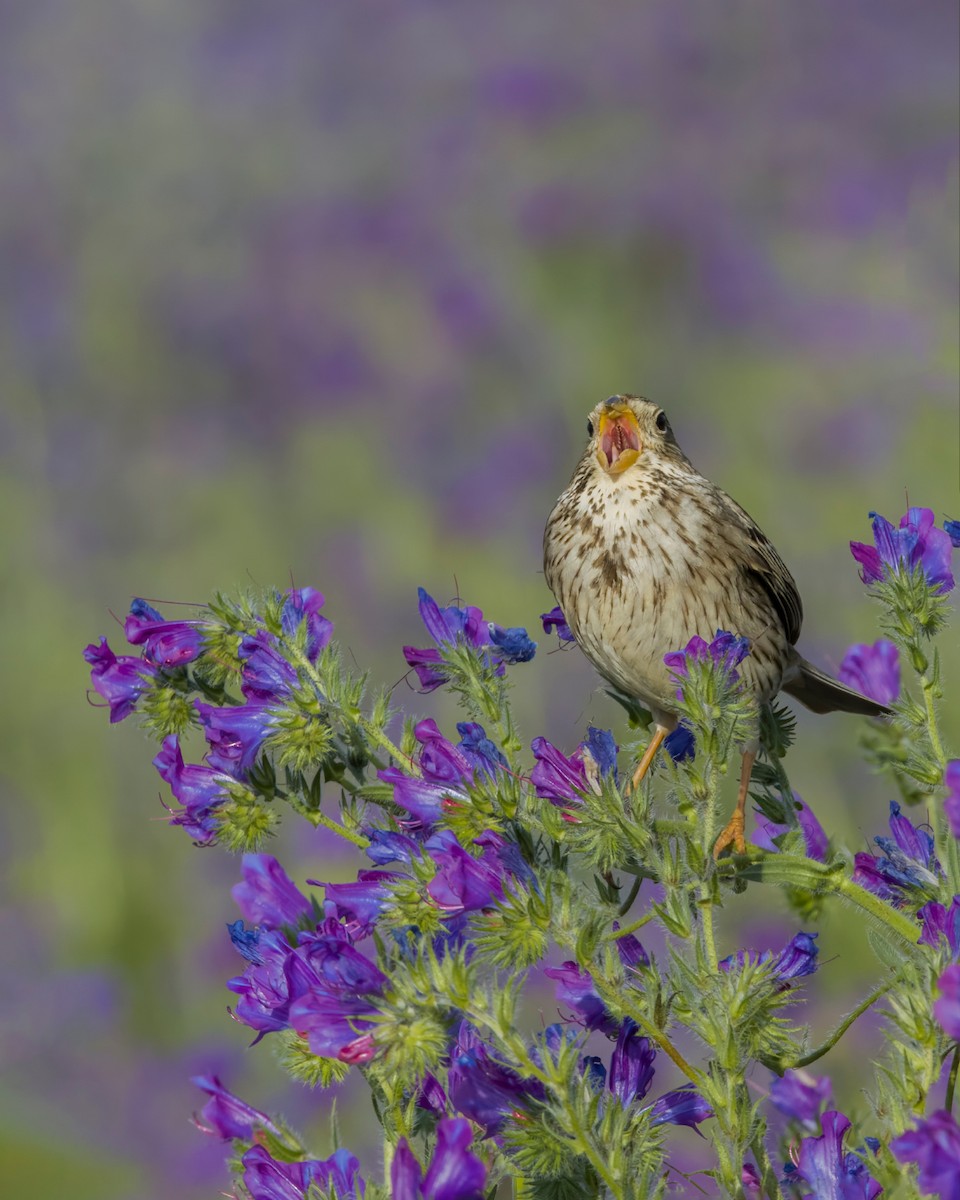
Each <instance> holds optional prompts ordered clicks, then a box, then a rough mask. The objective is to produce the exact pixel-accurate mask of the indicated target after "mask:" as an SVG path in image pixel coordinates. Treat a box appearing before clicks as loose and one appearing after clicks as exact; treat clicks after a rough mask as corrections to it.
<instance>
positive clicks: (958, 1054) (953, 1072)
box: [943, 1046, 960, 1112]
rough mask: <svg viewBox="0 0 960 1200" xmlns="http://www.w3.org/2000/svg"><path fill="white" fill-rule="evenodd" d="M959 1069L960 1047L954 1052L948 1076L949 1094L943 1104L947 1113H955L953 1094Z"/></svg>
mask: <svg viewBox="0 0 960 1200" xmlns="http://www.w3.org/2000/svg"><path fill="white" fill-rule="evenodd" d="M958 1067H960V1046H958V1047H957V1048H956V1050H954V1052H953V1062H952V1063H951V1064H950V1074H949V1075H948V1076H947V1094H946V1097H945V1098H944V1102H943V1106H944V1108H945V1109H946V1110H947V1112H953V1093H954V1091H955V1090H956V1087H957V1068H958Z"/></svg>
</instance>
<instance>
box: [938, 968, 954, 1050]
mask: <svg viewBox="0 0 960 1200" xmlns="http://www.w3.org/2000/svg"><path fill="white" fill-rule="evenodd" d="M937 987H938V988H939V989H940V999H939V1000H935V1001H934V1003H933V1015H934V1016H935V1017H936V1018H937V1020H938V1021H939V1022H940V1026H941V1028H942V1029H943V1032H944V1033H945V1034H946V1035H947V1037H949V1038H953V1039H954V1040H956V1041H960V964H957V963H954V965H953V966H952V967H947V969H946V970H945V971H944V972H943V974H942V975H941V976H940V978H939V979H938V980H937Z"/></svg>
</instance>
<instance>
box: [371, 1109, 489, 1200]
mask: <svg viewBox="0 0 960 1200" xmlns="http://www.w3.org/2000/svg"><path fill="white" fill-rule="evenodd" d="M472 1141H473V1131H472V1130H471V1128H470V1122H469V1121H464V1120H463V1119H462V1118H460V1117H452V1118H447V1119H445V1120H442V1121H440V1123H439V1124H438V1125H437V1144H436V1146H435V1147H434V1150H433V1157H432V1158H431V1160H430V1164H429V1166H428V1167H427V1172H426V1175H423V1176H422V1175H421V1172H420V1164H419V1163H418V1162H417V1160H416V1158H414V1155H413V1151H412V1150H411V1149H410V1146H409V1144H408V1143H407V1139H406V1138H401V1139H400V1141H399V1142H398V1143H397V1149H396V1151H395V1153H394V1156H393V1163H392V1165H391V1168H390V1185H391V1195H392V1198H393V1200H482V1197H483V1187H484V1184H485V1182H486V1178H487V1169H486V1167H485V1166H484V1165H483V1163H482V1162H481V1161H480V1159H479V1158H477V1156H476V1155H475V1154H472V1153H471V1152H470V1144H471V1142H472Z"/></svg>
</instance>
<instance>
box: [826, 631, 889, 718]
mask: <svg viewBox="0 0 960 1200" xmlns="http://www.w3.org/2000/svg"><path fill="white" fill-rule="evenodd" d="M837 678H838V679H839V680H840V682H841V683H845V684H846V685H847V687H851V688H853V690H854V691H855V692H859V693H860V694H861V696H867V697H869V699H871V700H876V702H877V703H878V704H888V705H889V704H892V703H893V702H894V700H896V699H897V697H898V696H899V695H900V656H899V652H898V650H897V648H896V646H895V645H894V644H893V642H888V641H886V640H885V639H884V638H880V640H879V641H876V642H874V643H873V645H872V646H867V645H865V644H863V643H858V644H857V645H856V646H851V647H850V649H849V650H848V651H847V652H846V654H845V655H844V656H843V662H842V663H841V664H840V670H839V671H837Z"/></svg>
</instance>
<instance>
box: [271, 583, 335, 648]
mask: <svg viewBox="0 0 960 1200" xmlns="http://www.w3.org/2000/svg"><path fill="white" fill-rule="evenodd" d="M322 607H323V595H322V594H321V593H320V592H318V591H317V590H316V588H310V587H306V588H291V589H290V590H289V591H288V592H287V598H286V600H285V601H284V602H283V608H282V609H281V610H280V624H281V627H282V629H283V632H284V634H285V635H286V636H287V637H293V636H294V634H295V633H296V631H297V629H298V628H299V627H300V626H301V625H302V624H306V627H307V645H306V652H307V658H308V659H309V660H310V661H311V662H312V663H315V662H316V661H317V659H318V658H319V657H320V651H321V650H322V649H323V648H324V647H325V646H326V645H327V644H328V643H329V641H330V638H331V637H332V636H333V622H332V621H331V620H329V619H328V618H327V617H323V616H321V615H320V611H319V610H320V609H321V608H322Z"/></svg>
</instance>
